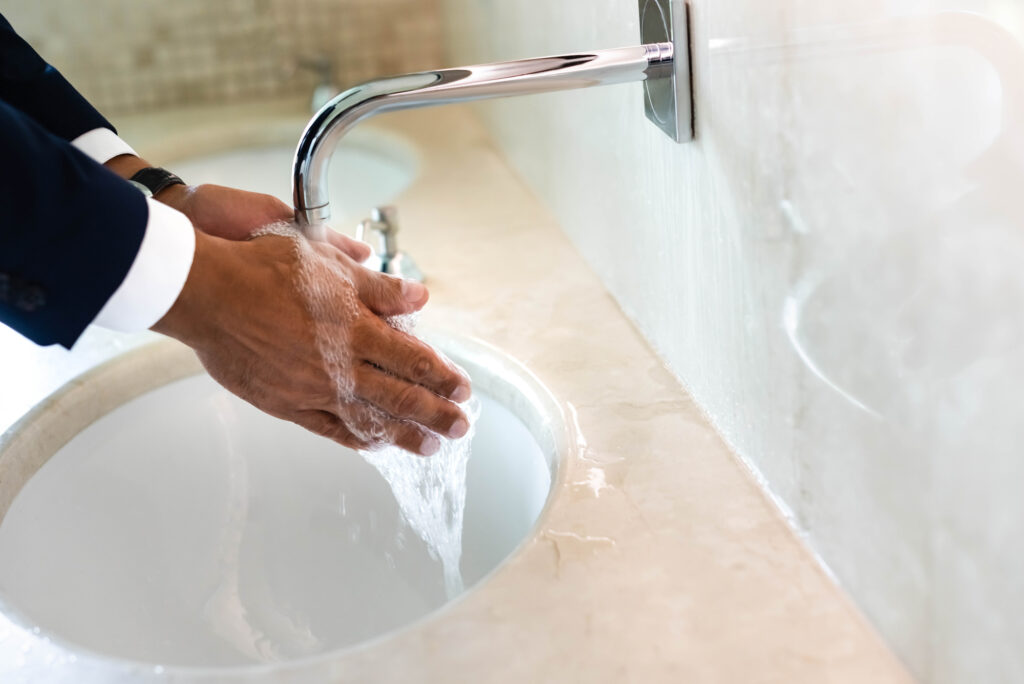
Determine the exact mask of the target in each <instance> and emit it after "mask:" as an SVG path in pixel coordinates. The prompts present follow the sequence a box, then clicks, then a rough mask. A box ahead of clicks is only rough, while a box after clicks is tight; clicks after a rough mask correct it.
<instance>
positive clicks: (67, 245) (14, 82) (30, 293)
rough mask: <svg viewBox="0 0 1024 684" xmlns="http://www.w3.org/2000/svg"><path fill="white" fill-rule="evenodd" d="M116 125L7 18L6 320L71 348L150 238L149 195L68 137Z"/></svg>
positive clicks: (2, 262) (2, 120)
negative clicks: (144, 195) (39, 53)
mask: <svg viewBox="0 0 1024 684" xmlns="http://www.w3.org/2000/svg"><path fill="white" fill-rule="evenodd" d="M101 127H103V128H110V129H111V130H113V126H111V125H110V123H109V122H107V120H106V119H104V118H103V116H101V115H100V114H99V112H97V111H96V110H95V109H94V108H93V107H92V105H90V104H89V103H88V102H87V101H86V100H85V98H83V97H82V96H81V95H80V94H79V93H78V92H77V91H76V90H75V89H74V88H72V87H71V85H70V84H69V83H68V82H67V81H66V80H64V78H63V77H62V76H61V75H60V74H59V73H58V72H57V71H56V70H55V69H53V68H52V67H51V66H49V65H48V64H47V63H46V62H45V60H43V59H42V58H41V57H40V56H39V55H38V54H36V52H35V50H33V49H32V48H31V47H30V46H29V45H28V43H26V42H25V41H24V40H22V39H21V38H20V37H19V36H18V35H17V34H16V33H15V32H14V29H12V28H11V25H10V24H9V23H8V22H7V20H6V19H4V18H3V16H2V15H0V322H3V323H5V324H7V325H9V326H10V327H12V328H14V329H15V330H17V331H18V332H20V333H21V334H23V335H25V336H26V337H28V338H29V339H31V340H33V341H34V342H36V343H38V344H61V345H63V346H65V347H69V348H70V347H71V345H72V344H74V342H75V340H76V339H78V337H79V336H80V335H81V333H82V331H83V330H84V329H85V327H86V326H87V325H88V324H89V323H90V322H92V320H93V319H94V318H95V317H96V315H97V314H98V313H99V312H100V310H101V309H102V308H103V305H104V304H106V302H107V300H108V299H110V297H111V296H112V295H113V294H114V291H115V290H116V289H117V288H118V286H119V285H120V284H121V282H122V281H123V280H124V278H125V276H126V275H127V273H128V269H129V268H131V265H132V262H133V261H134V260H135V255H136V254H137V253H138V250H139V246H140V245H141V243H142V238H143V236H144V235H145V231H146V223H147V221H148V218H149V209H148V206H147V205H146V200H145V198H143V196H142V194H141V193H139V192H138V191H136V190H135V189H134V188H132V187H131V186H130V185H129V184H128V183H126V182H125V181H123V180H122V179H121V178H119V177H118V176H116V175H115V174H113V173H111V172H110V171H108V170H107V169H106V168H105V167H103V166H102V165H100V164H97V163H96V162H95V161H93V160H92V159H90V158H89V157H87V156H86V155H85V154H83V153H81V152H79V151H78V150H77V149H75V148H74V147H73V146H72V145H71V144H70V143H69V142H68V141H70V140H73V139H75V138H77V137H78V136H79V135H81V134H82V133H86V132H88V131H91V130H93V129H95V128H101Z"/></svg>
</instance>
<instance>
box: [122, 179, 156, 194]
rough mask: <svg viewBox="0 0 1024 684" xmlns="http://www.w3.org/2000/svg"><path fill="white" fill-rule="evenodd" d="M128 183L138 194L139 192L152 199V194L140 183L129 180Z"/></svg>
mask: <svg viewBox="0 0 1024 684" xmlns="http://www.w3.org/2000/svg"><path fill="white" fill-rule="evenodd" d="M128 182H129V183H131V184H132V185H134V186H135V189H136V190H138V191H139V192H141V193H142V194H143V195H145V196H146V197H152V196H153V193H152V192H151V191H150V189H149V188H147V187H146V186H145V185H143V184H142V183H140V182H138V181H133V180H130V181H128Z"/></svg>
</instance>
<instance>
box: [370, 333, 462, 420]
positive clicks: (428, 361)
mask: <svg viewBox="0 0 1024 684" xmlns="http://www.w3.org/2000/svg"><path fill="white" fill-rule="evenodd" d="M358 334H360V336H365V339H363V340H361V341H360V343H359V344H358V345H357V346H356V347H355V349H358V350H359V351H360V353H361V354H362V355H363V360H365V361H369V362H370V363H372V364H374V365H376V366H378V367H379V368H381V369H383V370H385V371H387V372H389V373H391V374H392V375H396V376H398V377H399V378H401V379H403V380H405V381H407V382H410V383H412V384H414V385H422V386H423V387H425V388H426V389H428V390H430V391H431V392H433V393H434V394H437V395H440V396H442V397H445V398H446V399H450V400H452V401H454V402H456V403H461V402H463V401H466V400H467V399H469V395H470V393H471V389H470V383H469V378H467V377H466V376H464V375H463V374H462V373H460V372H459V371H458V370H456V369H455V368H454V367H453V366H452V365H451V364H449V363H447V362H446V361H444V360H443V359H441V357H440V356H438V355H437V352H435V351H434V350H433V349H431V348H430V346H429V345H427V344H426V343H425V342H422V341H420V340H418V339H416V338H415V337H413V336H411V335H407V334H405V333H403V332H399V331H398V330H395V329H394V328H391V327H390V326H388V325H387V324H386V323H384V322H383V321H381V320H380V319H377V318H373V317H366V319H365V326H364V327H363V328H362V329H361V330H360V331H359V332H358Z"/></svg>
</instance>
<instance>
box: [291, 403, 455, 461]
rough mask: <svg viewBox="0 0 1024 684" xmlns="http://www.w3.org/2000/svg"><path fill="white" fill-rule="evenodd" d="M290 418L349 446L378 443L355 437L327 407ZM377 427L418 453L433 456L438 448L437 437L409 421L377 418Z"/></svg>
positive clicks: (369, 447)
mask: <svg viewBox="0 0 1024 684" xmlns="http://www.w3.org/2000/svg"><path fill="white" fill-rule="evenodd" d="M355 410H359V409H358V408H356V409H355ZM364 418H365V417H364ZM292 420H293V421H294V422H295V423H297V424H298V425H300V426H302V427H304V428H306V429H307V430H309V431H310V432H313V433H316V434H318V435H320V436H322V437H327V438H328V439H332V440H334V441H335V442H337V443H338V444H341V445H342V446H346V447H348V448H349V449H372V448H373V447H375V446H379V444H377V443H371V442H367V441H365V440H362V439H360V438H359V437H356V436H355V435H354V434H352V431H351V430H349V429H348V428H347V427H346V426H345V423H344V422H342V420H341V419H339V418H338V417H337V416H335V415H334V414H333V413H328V412H327V411H302V412H301V413H299V414H298V415H297V416H293V417H292ZM377 427H378V428H379V430H380V431H381V432H382V433H383V434H384V435H386V436H387V441H388V442H389V443H391V444H394V445H395V446H397V447H399V448H401V449H405V450H406V451H408V452H411V453H413V454H416V455H418V456H433V455H434V454H436V453H437V451H438V450H439V449H440V448H441V440H439V439H438V438H437V437H436V436H435V435H433V434H431V433H430V432H428V431H427V430H425V429H423V428H421V427H419V426H417V425H414V424H412V423H406V422H402V421H397V420H391V419H380V425H378V426H377Z"/></svg>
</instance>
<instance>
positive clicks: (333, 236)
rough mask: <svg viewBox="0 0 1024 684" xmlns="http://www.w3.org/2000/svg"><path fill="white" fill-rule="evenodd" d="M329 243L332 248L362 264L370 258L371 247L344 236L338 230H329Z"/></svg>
mask: <svg viewBox="0 0 1024 684" xmlns="http://www.w3.org/2000/svg"><path fill="white" fill-rule="evenodd" d="M327 242H328V244H330V245H331V246H333V247H335V248H337V249H339V250H341V251H342V252H343V253H344V254H346V255H347V256H348V257H349V258H351V259H353V260H355V261H358V262H360V263H362V262H364V261H366V260H367V259H369V258H370V252H371V251H372V250H371V249H370V245H368V244H366V243H365V242H360V241H359V240H355V239H353V238H350V237H348V236H347V235H342V234H341V233H339V232H338V231H336V230H331V229H330V228H328V229H327Z"/></svg>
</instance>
